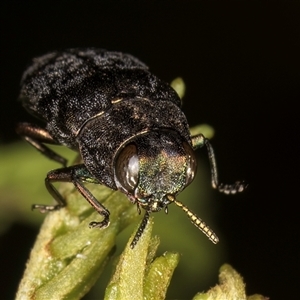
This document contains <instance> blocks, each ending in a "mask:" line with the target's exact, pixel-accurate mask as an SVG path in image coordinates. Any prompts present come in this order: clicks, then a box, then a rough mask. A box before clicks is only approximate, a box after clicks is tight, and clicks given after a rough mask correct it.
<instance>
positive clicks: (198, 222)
mask: <svg viewBox="0 0 300 300" xmlns="http://www.w3.org/2000/svg"><path fill="white" fill-rule="evenodd" d="M167 197H168V199H169V200H170V201H171V202H174V203H175V204H176V205H177V206H178V207H180V208H181V209H182V210H183V211H184V212H185V213H186V214H187V215H188V217H189V218H190V220H191V222H192V224H194V225H195V226H196V227H197V228H198V229H200V230H201V231H202V232H203V233H204V234H205V235H206V236H207V237H208V238H209V239H210V240H211V241H212V242H213V243H214V244H217V243H218V242H219V238H218V237H217V235H216V234H215V233H214V232H213V231H212V230H211V229H210V227H209V226H208V225H206V223H205V222H204V221H202V219H201V218H199V217H198V216H197V215H196V214H194V213H193V212H192V211H190V210H189V208H188V207H186V206H185V205H184V204H183V203H182V202H180V201H177V200H176V199H175V197H174V196H172V195H168V196H167Z"/></svg>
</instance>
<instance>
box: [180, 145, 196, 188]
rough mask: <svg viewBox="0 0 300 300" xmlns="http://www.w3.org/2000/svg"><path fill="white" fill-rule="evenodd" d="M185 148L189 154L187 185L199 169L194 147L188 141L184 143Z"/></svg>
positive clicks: (187, 154)
mask: <svg viewBox="0 0 300 300" xmlns="http://www.w3.org/2000/svg"><path fill="white" fill-rule="evenodd" d="M183 147H184V150H185V152H186V156H187V168H186V180H185V185H186V186H187V185H189V184H190V183H191V182H192V181H193V179H194V176H195V174H196V171H197V161H196V158H195V155H194V151H193V149H192V148H191V147H190V145H189V144H188V143H185V142H184V143H183Z"/></svg>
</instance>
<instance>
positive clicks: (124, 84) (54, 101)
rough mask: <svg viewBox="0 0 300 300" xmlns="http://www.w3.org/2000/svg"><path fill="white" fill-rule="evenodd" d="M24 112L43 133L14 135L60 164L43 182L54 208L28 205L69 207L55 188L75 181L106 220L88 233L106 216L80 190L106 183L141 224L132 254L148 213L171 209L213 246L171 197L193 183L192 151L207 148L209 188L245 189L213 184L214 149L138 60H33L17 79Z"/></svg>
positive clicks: (84, 53) (97, 54)
mask: <svg viewBox="0 0 300 300" xmlns="http://www.w3.org/2000/svg"><path fill="white" fill-rule="evenodd" d="M20 99H21V101H22V103H23V106H24V107H25V108H26V109H27V110H28V111H29V112H30V113H31V114H33V115H34V116H36V117H38V118H39V119H41V120H43V121H44V122H45V127H44V128H41V127H39V126H36V125H34V124H29V123H20V124H18V126H17V132H18V133H19V134H20V135H21V136H23V137H24V139H25V140H26V141H27V142H29V143H30V144H31V145H32V146H33V147H35V148H36V149H37V150H39V151H40V152H41V153H43V154H44V155H45V156H47V157H48V158H50V159H52V160H54V161H57V162H58V163H60V164H62V165H63V168H60V169H56V170H53V171H50V172H49V173H48V174H47V176H46V179H45V184H46V187H47V189H48V191H49V193H50V194H51V195H52V196H53V197H54V199H55V200H56V201H57V205H38V204H35V205H33V208H35V209H39V210H40V211H41V212H46V211H53V210H57V209H59V208H61V207H63V206H65V205H66V202H65V200H64V198H63V197H62V196H61V195H60V193H59V192H58V191H57V189H56V188H55V187H54V185H53V183H54V182H58V181H65V182H72V183H73V184H74V186H75V187H76V188H77V190H78V191H79V192H80V193H81V194H82V196H83V197H84V198H85V199H86V200H87V201H88V202H89V203H90V204H91V205H92V206H93V207H94V208H95V210H96V211H97V212H98V213H99V214H100V215H102V216H103V217H104V219H103V220H102V221H101V222H91V223H90V227H99V228H102V227H106V226H108V225H109V214H110V213H109V211H108V210H107V209H106V208H105V207H104V206H103V205H102V204H101V203H99V202H98V201H97V199H96V198H95V197H94V196H93V195H92V194H91V193H90V191H89V190H88V189H87V188H86V187H85V186H84V182H92V183H95V184H104V185H106V186H108V187H109V188H111V189H113V190H120V191H121V192H123V193H124V194H126V195H127V197H128V198H129V200H130V201H131V202H132V203H133V204H136V205H137V208H138V211H139V213H140V212H141V208H143V209H144V210H145V215H144V218H143V220H142V222H141V224H140V227H139V229H138V231H137V233H136V235H135V238H134V239H133V241H132V243H131V247H132V248H133V247H134V246H135V245H136V243H137V242H138V240H139V237H140V236H141V235H142V233H143V230H144V228H145V226H146V225H147V222H148V219H149V214H150V213H151V212H157V211H160V210H162V209H163V210H165V212H166V213H167V211H168V205H169V204H171V203H175V204H176V205H177V206H179V207H181V208H182V210H183V211H185V212H186V214H187V215H188V217H189V218H190V220H191V222H192V223H193V224H194V225H195V226H196V227H197V228H199V229H200V230H201V231H202V232H203V233H204V234H206V235H207V237H208V238H209V239H210V240H211V241H212V242H213V243H217V242H218V237H217V236H216V234H215V233H214V232H213V231H212V230H211V229H210V228H209V227H208V226H207V225H206V224H205V223H204V222H203V221H202V220H201V219H200V218H199V217H197V216H196V215H195V214H194V213H193V212H191V211H190V210H189V209H188V208H187V207H186V206H185V205H184V204H183V203H181V202H179V201H178V200H176V196H177V195H178V193H180V192H181V191H182V190H183V189H184V188H185V187H187V186H188V185H189V184H190V183H191V182H192V181H193V179H194V176H195V172H196V159H195V156H194V150H196V149H197V148H200V147H202V146H206V148H207V150H208V157H209V161H210V165H211V177H212V186H213V187H214V188H216V189H218V190H219V191H220V192H223V193H226V194H235V193H237V192H241V191H243V190H244V189H245V187H246V185H245V184H244V183H243V182H236V183H235V184H232V185H224V184H219V183H218V175H217V168H216V161H215V156H214V152H213V148H212V146H211V144H210V142H209V141H208V139H206V138H205V137H204V136H203V135H202V134H198V135H195V136H190V133H189V126H188V123H187V120H186V117H185V115H184V113H183V112H182V110H181V108H180V107H181V100H180V98H179V96H178V95H177V93H176V92H175V91H174V90H173V89H172V88H171V86H170V85H169V84H167V83H165V82H163V81H161V80H160V79H158V78H157V77H156V76H154V75H153V74H151V73H150V72H149V70H148V67H147V66H146V65H145V64H143V63H142V62H140V61H139V60H138V59H136V58H135V57H133V56H131V55H128V54H124V53H120V52H109V51H105V50H99V49H94V48H88V49H69V50H66V51H62V52H59V51H57V52H52V53H49V54H46V55H44V56H41V57H38V58H35V59H34V60H33V63H32V65H31V66H30V67H29V68H28V69H27V70H26V71H25V73H24V75H23V78H22V88H21V93H20ZM45 144H57V145H64V146H67V147H69V148H71V149H73V150H75V151H78V152H79V153H80V155H81V158H82V162H83V163H80V164H77V165H72V166H67V161H66V159H65V158H63V157H62V156H60V155H58V154H57V153H55V152H54V151H53V150H51V149H50V148H48V147H47V146H46V145H45Z"/></svg>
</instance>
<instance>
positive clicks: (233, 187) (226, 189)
mask: <svg viewBox="0 0 300 300" xmlns="http://www.w3.org/2000/svg"><path fill="white" fill-rule="evenodd" d="M191 139H192V146H193V149H194V150H196V149H198V148H201V147H203V146H206V149H207V152H208V158H209V163H210V171H211V184H212V187H213V188H214V189H218V191H219V192H221V193H224V194H227V195H228V194H236V193H240V192H242V191H244V190H245V188H246V187H247V186H248V184H246V183H245V182H243V181H242V182H241V181H236V182H235V183H234V184H223V183H219V180H218V170H217V163H216V157H215V153H214V149H213V147H212V145H211V144H210V142H209V140H208V139H207V138H206V137H205V136H203V135H202V134H197V135H194V136H191Z"/></svg>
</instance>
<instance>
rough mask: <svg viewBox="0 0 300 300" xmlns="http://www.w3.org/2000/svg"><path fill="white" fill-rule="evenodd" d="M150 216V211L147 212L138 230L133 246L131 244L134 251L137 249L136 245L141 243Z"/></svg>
mask: <svg viewBox="0 0 300 300" xmlns="http://www.w3.org/2000/svg"><path fill="white" fill-rule="evenodd" d="M149 216H150V213H149V212H148V211H146V212H145V215H144V218H143V220H142V222H141V224H140V227H139V229H138V230H137V232H136V234H135V236H134V238H133V240H132V242H131V244H130V248H131V249H133V248H134V247H135V245H136V244H137V242H138V241H139V239H140V237H141V236H142V234H143V232H144V230H145V228H146V226H147V224H148V220H149Z"/></svg>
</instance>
